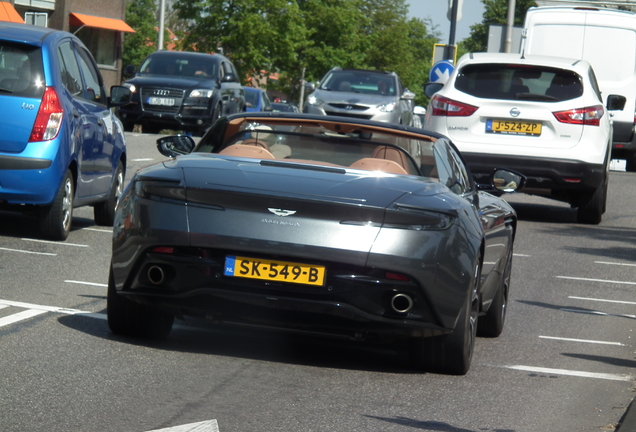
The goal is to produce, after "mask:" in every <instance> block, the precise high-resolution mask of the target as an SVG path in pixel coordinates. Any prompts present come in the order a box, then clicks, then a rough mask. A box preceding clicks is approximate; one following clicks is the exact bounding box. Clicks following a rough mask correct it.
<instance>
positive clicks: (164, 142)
mask: <svg viewBox="0 0 636 432" xmlns="http://www.w3.org/2000/svg"><path fill="white" fill-rule="evenodd" d="M194 147H195V143H194V140H193V139H192V137H189V136H187V135H171V136H167V137H163V138H159V139H158V140H157V149H158V150H159V153H161V154H162V155H164V156H167V157H169V158H175V157H177V156H180V155H185V154H190V153H192V150H194Z"/></svg>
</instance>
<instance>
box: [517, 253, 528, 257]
mask: <svg viewBox="0 0 636 432" xmlns="http://www.w3.org/2000/svg"><path fill="white" fill-rule="evenodd" d="M512 256H516V257H531V256H532V255H526V254H520V253H513V254H512Z"/></svg>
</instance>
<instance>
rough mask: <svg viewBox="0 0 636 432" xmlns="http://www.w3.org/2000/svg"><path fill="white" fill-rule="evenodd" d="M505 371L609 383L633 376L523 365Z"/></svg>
mask: <svg viewBox="0 0 636 432" xmlns="http://www.w3.org/2000/svg"><path fill="white" fill-rule="evenodd" d="M502 367H504V368H506V369H514V370H519V371H524V372H536V373H544V374H550V375H567V376H576V377H581V378H597V379H604V380H610V381H633V380H634V376H633V375H630V374H608V373H596V372H583V371H575V370H570V369H552V368H543V367H534V366H524V365H512V366H502Z"/></svg>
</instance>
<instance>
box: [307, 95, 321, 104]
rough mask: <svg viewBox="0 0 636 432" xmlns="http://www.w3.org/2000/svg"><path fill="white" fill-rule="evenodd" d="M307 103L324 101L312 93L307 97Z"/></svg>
mask: <svg viewBox="0 0 636 432" xmlns="http://www.w3.org/2000/svg"><path fill="white" fill-rule="evenodd" d="M307 103H308V104H309V105H322V104H324V102H323V101H321V100H320V99H318V98H317V97H316V96H314V95H310V96H309V97H308V98H307Z"/></svg>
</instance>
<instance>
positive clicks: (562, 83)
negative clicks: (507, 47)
mask: <svg viewBox="0 0 636 432" xmlns="http://www.w3.org/2000/svg"><path fill="white" fill-rule="evenodd" d="M455 88H456V89H457V90H459V91H462V92H464V93H468V94H469V95H472V96H476V97H479V98H484V99H504V100H532V101H544V102H560V101H564V100H570V99H575V98H577V97H580V96H581V95H583V83H582V80H581V77H580V76H579V75H578V74H577V73H575V72H572V71H569V70H564V69H558V68H550V67H541V66H526V65H514V64H513V65H510V64H477V65H467V66H466V67H464V68H462V70H461V71H460V72H459V74H458V75H457V79H456V81H455Z"/></svg>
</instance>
